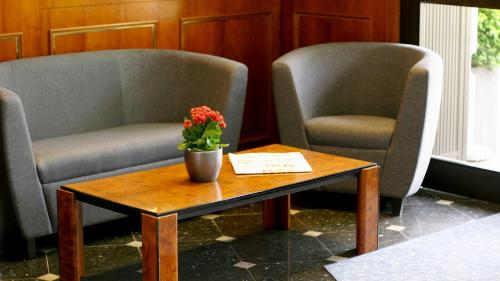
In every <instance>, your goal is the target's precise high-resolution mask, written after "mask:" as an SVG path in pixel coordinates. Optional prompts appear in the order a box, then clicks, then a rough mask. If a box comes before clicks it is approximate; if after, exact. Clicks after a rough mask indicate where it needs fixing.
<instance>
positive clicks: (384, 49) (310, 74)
mask: <svg viewBox="0 0 500 281" xmlns="http://www.w3.org/2000/svg"><path fill="white" fill-rule="evenodd" d="M441 84H442V61H441V58H440V57H439V56H438V55H437V54H435V53H433V52H431V51H429V50H426V49H423V48H420V47H416V46H410V45H401V44H389V43H329V44H321V45H316V46H311V47H306V48H302V49H297V50H294V51H292V52H290V53H288V54H286V55H284V56H283V57H281V58H280V59H278V60H277V61H275V62H274V64H273V87H274V101H275V104H276V112H277V117H278V126H279V134H280V139H281V142H282V143H283V144H288V145H292V146H297V147H302V148H309V149H313V150H316V151H321V152H326V153H331V154H336V155H340V156H346V157H351V158H358V159H362V160H368V161H372V162H376V163H378V164H379V165H380V166H381V168H382V169H381V178H380V187H381V195H382V196H384V197H388V198H392V199H393V200H392V201H393V213H394V214H396V215H399V214H400V213H401V205H402V202H403V198H405V197H407V196H410V195H412V194H414V193H415V192H417V191H418V189H419V188H420V186H421V184H422V181H423V177H424V175H425V172H426V170H427V167H428V164H429V160H430V156H431V152H432V147H433V144H434V138H435V134H436V128H437V124H438V114H439V107H440V100H441V87H442V86H441ZM325 188H326V189H328V190H334V191H339V192H347V193H355V192H356V186H355V183H354V182H352V181H351V182H345V183H339V184H336V185H333V186H330V187H325Z"/></svg>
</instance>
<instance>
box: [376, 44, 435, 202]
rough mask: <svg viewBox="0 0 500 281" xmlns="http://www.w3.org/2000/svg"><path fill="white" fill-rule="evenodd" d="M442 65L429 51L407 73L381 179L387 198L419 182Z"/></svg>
mask: <svg viewBox="0 0 500 281" xmlns="http://www.w3.org/2000/svg"><path fill="white" fill-rule="evenodd" d="M442 68H443V66H442V61H441V58H440V57H439V56H438V55H436V54H434V53H431V52H429V53H428V54H427V55H426V56H425V57H424V58H423V59H422V60H421V61H420V62H418V63H417V64H416V65H415V66H414V67H413V68H412V69H411V70H410V72H409V74H408V78H407V82H406V87H405V92H404V95H403V97H402V101H401V106H400V109H399V112H398V117H397V122H396V128H395V131H394V134H393V137H392V141H391V145H390V147H389V150H388V153H387V157H386V161H385V167H384V172H383V175H382V180H381V182H384V187H383V188H384V192H385V193H386V194H387V195H388V196H389V197H394V198H404V197H405V196H408V195H411V194H413V193H415V192H417V191H418V189H419V188H420V186H421V184H422V181H423V178H424V176H425V173H426V171H427V167H428V165H429V161H430V157H431V154H432V148H433V145H434V140H435V136H436V129H437V125H438V118H439V108H440V104H441V95H442V93H441V91H442V75H443V74H442V72H443V70H442Z"/></svg>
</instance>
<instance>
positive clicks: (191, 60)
mask: <svg viewBox="0 0 500 281" xmlns="http://www.w3.org/2000/svg"><path fill="white" fill-rule="evenodd" d="M246 75H247V69H246V67H245V66H244V65H242V64H240V63H237V62H234V61H230V60H227V59H223V58H218V57H213V56H207V55H201V54H195V53H188V52H182V51H173V50H168V51H167V50H119V51H102V52H86V53H78V54H68V55H57V56H47V57H39V58H32V59H23V60H18V61H11V62H6V63H1V64H0V87H3V88H6V89H8V90H11V91H12V92H14V93H16V94H17V95H18V96H19V97H20V99H21V102H22V105H23V109H24V112H25V115H26V119H27V123H28V129H29V132H30V136H31V139H32V140H38V139H45V138H49V137H57V136H63V135H69V134H76V133H82V132H88V131H94V130H99V129H105V128H111V127H116V126H121V125H127V124H135V123H147V122H182V120H183V116H185V115H187V114H188V110H189V108H190V107H194V106H198V105H202V104H207V105H209V106H212V107H214V108H216V109H218V110H220V111H221V112H222V113H223V114H225V116H226V118H227V119H228V120H227V121H228V126H231V125H232V124H231V123H234V124H235V126H236V127H238V126H240V124H241V120H240V119H241V115H242V111H243V104H244V95H245V90H246V79H247V78H246ZM235 93H236V95H240V96H235V95H234V94H235ZM231 106H233V108H231ZM229 108H231V109H232V110H231V111H230V110H229ZM235 118H236V119H238V120H236V119H235ZM234 129H235V130H234V131H235V134H236V137H235V138H237V137H239V127H238V128H234ZM233 139H234V138H233ZM233 139H231V140H230V141H232V142H233V143H235V144H236V143H237V139H235V140H233ZM235 141H236V142H235Z"/></svg>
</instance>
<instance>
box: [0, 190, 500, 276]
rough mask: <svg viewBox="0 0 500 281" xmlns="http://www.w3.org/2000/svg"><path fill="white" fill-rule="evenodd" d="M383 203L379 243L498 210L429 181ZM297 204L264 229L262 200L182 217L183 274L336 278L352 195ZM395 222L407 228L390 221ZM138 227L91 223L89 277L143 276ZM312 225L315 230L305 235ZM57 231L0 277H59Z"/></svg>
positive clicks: (351, 231) (348, 236)
mask: <svg viewBox="0 0 500 281" xmlns="http://www.w3.org/2000/svg"><path fill="white" fill-rule="evenodd" d="M439 200H446V201H444V202H443V201H441V202H440V203H442V204H438V203H436V202H437V201H439ZM382 206H383V207H382V208H383V211H384V212H382V215H381V220H380V225H379V238H380V246H381V247H387V246H390V245H393V244H396V243H400V242H403V241H406V240H408V239H413V238H415V237H419V236H422V235H426V234H429V233H432V232H435V231H439V230H442V229H445V228H449V227H452V226H455V225H459V224H462V223H465V222H467V221H470V220H474V219H478V218H481V217H484V216H487V215H491V214H494V213H498V212H500V205H496V204H491V203H487V202H483V201H478V200H474V199H470V198H465V197H461V196H456V195H452V194H443V193H439V192H436V191H432V190H428V189H422V190H421V191H419V192H418V193H417V194H416V195H414V196H412V197H410V198H408V199H407V201H406V203H405V205H404V209H403V216H401V217H392V216H390V213H389V211H390V207H389V206H390V205H387V204H384V202H382ZM294 210H297V211H298V212H297V213H295V214H294V215H293V228H292V229H291V230H290V231H262V229H261V227H262V224H261V207H260V205H259V204H256V205H250V206H246V207H242V208H238V209H233V210H228V211H225V212H222V213H218V214H214V216H208V217H207V216H206V217H200V218H195V219H190V220H186V221H183V222H181V223H180V224H179V249H180V256H179V265H180V268H179V276H180V279H181V280H190V281H192V280H204V281H206V280H218V281H220V280H233V281H234V280H249V281H253V280H333V278H332V277H330V276H329V275H328V274H327V272H326V271H325V270H324V269H323V266H324V265H326V264H329V263H332V262H333V261H332V260H335V259H338V258H339V256H340V257H351V256H352V255H353V253H354V248H355V238H356V235H355V227H356V226H355V218H356V216H355V212H354V211H355V197H353V196H345V195H344V196H341V195H337V194H332V193H319V192H309V193H305V194H301V195H300V196H299V197H296V198H294ZM391 226H392V228H395V226H401V227H404V229H402V230H400V231H396V230H390V229H387V228H388V227H391ZM137 229H138V228H137V226H134V225H133V224H132V223H130V222H129V221H127V220H123V221H119V222H114V223H112V224H108V225H104V226H95V227H92V228H89V229H86V233H85V238H86V241H85V252H86V254H85V262H86V264H85V266H86V272H87V274H88V275H89V276H88V277H86V278H85V279H86V280H141V275H140V269H141V265H140V259H141V254H140V251H139V249H140V248H137V247H134V246H133V245H134V243H132V244H131V245H127V244H129V243H130V242H133V241H136V243H135V244H136V246H137V242H138V241H140V239H141V236H140V233H138V232H137ZM307 231H315V232H318V233H313V236H306V235H304V233H305V232H307ZM314 234H315V235H319V236H315V235H314ZM221 237H222V239H221ZM54 238H55V237H50V238H47V239H44V240H43V241H41V243H40V244H42V245H41V247H40V250H41V251H40V252H39V255H38V257H37V258H36V259H33V260H29V261H9V260H6V259H4V260H3V261H1V262H0V280H57V277H58V276H57V274H58V260H57V258H58V257H57V251H56V250H55V246H54V245H56V241H55V239H54ZM216 239H221V240H226V241H228V240H230V241H228V242H221V241H218V240H216ZM139 245H140V244H139ZM240 262H246V263H244V264H243V268H242V267H237V266H235V265H237V264H238V263H240ZM245 265H246V267H245ZM47 274H49V275H47ZM37 278H39V279H37Z"/></svg>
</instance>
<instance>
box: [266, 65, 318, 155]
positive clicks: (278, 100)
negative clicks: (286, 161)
mask: <svg viewBox="0 0 500 281" xmlns="http://www.w3.org/2000/svg"><path fill="white" fill-rule="evenodd" d="M300 82H301V81H300V78H299V77H297V75H293V73H292V70H291V67H290V65H289V64H287V63H284V62H282V61H276V62H274V63H273V97H274V103H275V106H276V117H277V120H278V127H279V134H280V140H281V143H283V144H286V145H291V146H295V147H300V148H305V149H309V148H310V146H309V141H308V140H307V136H306V131H305V127H304V122H305V120H304V114H303V112H302V109H301V106H300V101H299V98H298V97H299V95H298V92H297V86H296V84H297V83H300Z"/></svg>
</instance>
